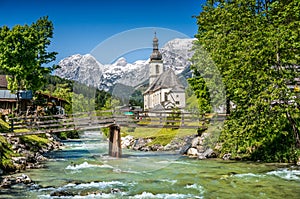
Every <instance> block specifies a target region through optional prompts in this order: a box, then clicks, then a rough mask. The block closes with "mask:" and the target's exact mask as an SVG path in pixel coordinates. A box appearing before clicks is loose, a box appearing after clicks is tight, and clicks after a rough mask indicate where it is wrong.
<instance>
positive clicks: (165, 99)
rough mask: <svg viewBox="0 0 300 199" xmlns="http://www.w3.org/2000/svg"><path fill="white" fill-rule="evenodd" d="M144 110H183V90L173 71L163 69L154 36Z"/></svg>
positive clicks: (144, 94)
mask: <svg viewBox="0 0 300 199" xmlns="http://www.w3.org/2000/svg"><path fill="white" fill-rule="evenodd" d="M143 96H144V110H145V111H147V110H159V109H172V108H175V107H177V108H179V109H184V108H185V88H184V86H183V85H182V83H180V81H179V79H178V78H177V76H176V74H175V72H174V71H173V69H171V68H169V69H166V70H165V68H164V64H163V60H162V55H161V53H160V52H159V49H158V39H157V37H156V34H155V36H154V39H153V52H152V54H151V56H150V63H149V87H148V89H147V90H146V91H145V92H144V93H143Z"/></svg>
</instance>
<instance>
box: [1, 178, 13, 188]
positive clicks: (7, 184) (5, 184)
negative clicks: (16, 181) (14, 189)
mask: <svg viewBox="0 0 300 199" xmlns="http://www.w3.org/2000/svg"><path fill="white" fill-rule="evenodd" d="M11 185H12V180H11V179H10V177H4V179H3V180H2V182H1V184H0V187H3V188H10V186H11Z"/></svg>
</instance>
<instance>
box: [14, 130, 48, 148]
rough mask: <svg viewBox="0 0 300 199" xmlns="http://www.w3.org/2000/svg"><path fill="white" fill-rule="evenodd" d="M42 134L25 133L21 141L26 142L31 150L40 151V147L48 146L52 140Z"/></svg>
mask: <svg viewBox="0 0 300 199" xmlns="http://www.w3.org/2000/svg"><path fill="white" fill-rule="evenodd" d="M42 136H43V134H41V135H39V136H38V135H24V136H21V137H20V140H21V142H23V143H26V145H28V146H29V147H30V150H31V151H38V150H39V149H40V148H42V147H44V146H46V145H47V144H48V143H49V142H50V141H49V140H48V139H47V138H44V137H42Z"/></svg>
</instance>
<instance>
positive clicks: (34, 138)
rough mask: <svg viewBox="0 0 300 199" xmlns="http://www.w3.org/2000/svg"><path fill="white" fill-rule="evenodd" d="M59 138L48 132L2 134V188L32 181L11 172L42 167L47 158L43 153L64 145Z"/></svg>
mask: <svg viewBox="0 0 300 199" xmlns="http://www.w3.org/2000/svg"><path fill="white" fill-rule="evenodd" d="M59 140H60V139H59V138H57V137H56V136H55V135H52V134H48V133H46V134H43V135H39V136H38V135H26V136H21V137H9V136H1V146H2V150H3V151H2V153H3V154H1V168H0V188H1V187H5V188H8V187H10V186H12V185H14V184H18V183H23V184H30V183H32V181H31V179H30V178H29V177H28V176H26V175H24V174H22V175H21V174H20V175H19V176H12V175H11V174H15V173H19V172H21V171H24V170H27V169H38V168H42V167H43V164H42V163H43V162H45V161H46V160H47V158H46V157H44V156H43V154H45V153H47V152H50V151H53V150H59V149H61V147H62V146H63V144H62V143H61V142H60V141H59ZM4 152H5V153H4Z"/></svg>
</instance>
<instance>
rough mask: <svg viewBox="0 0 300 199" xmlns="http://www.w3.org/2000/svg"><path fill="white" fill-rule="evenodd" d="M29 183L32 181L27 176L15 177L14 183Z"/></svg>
mask: <svg viewBox="0 0 300 199" xmlns="http://www.w3.org/2000/svg"><path fill="white" fill-rule="evenodd" d="M31 182H32V180H31V179H30V178H29V176H28V175H25V174H22V175H21V176H18V177H16V183H24V184H30V183H31Z"/></svg>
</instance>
